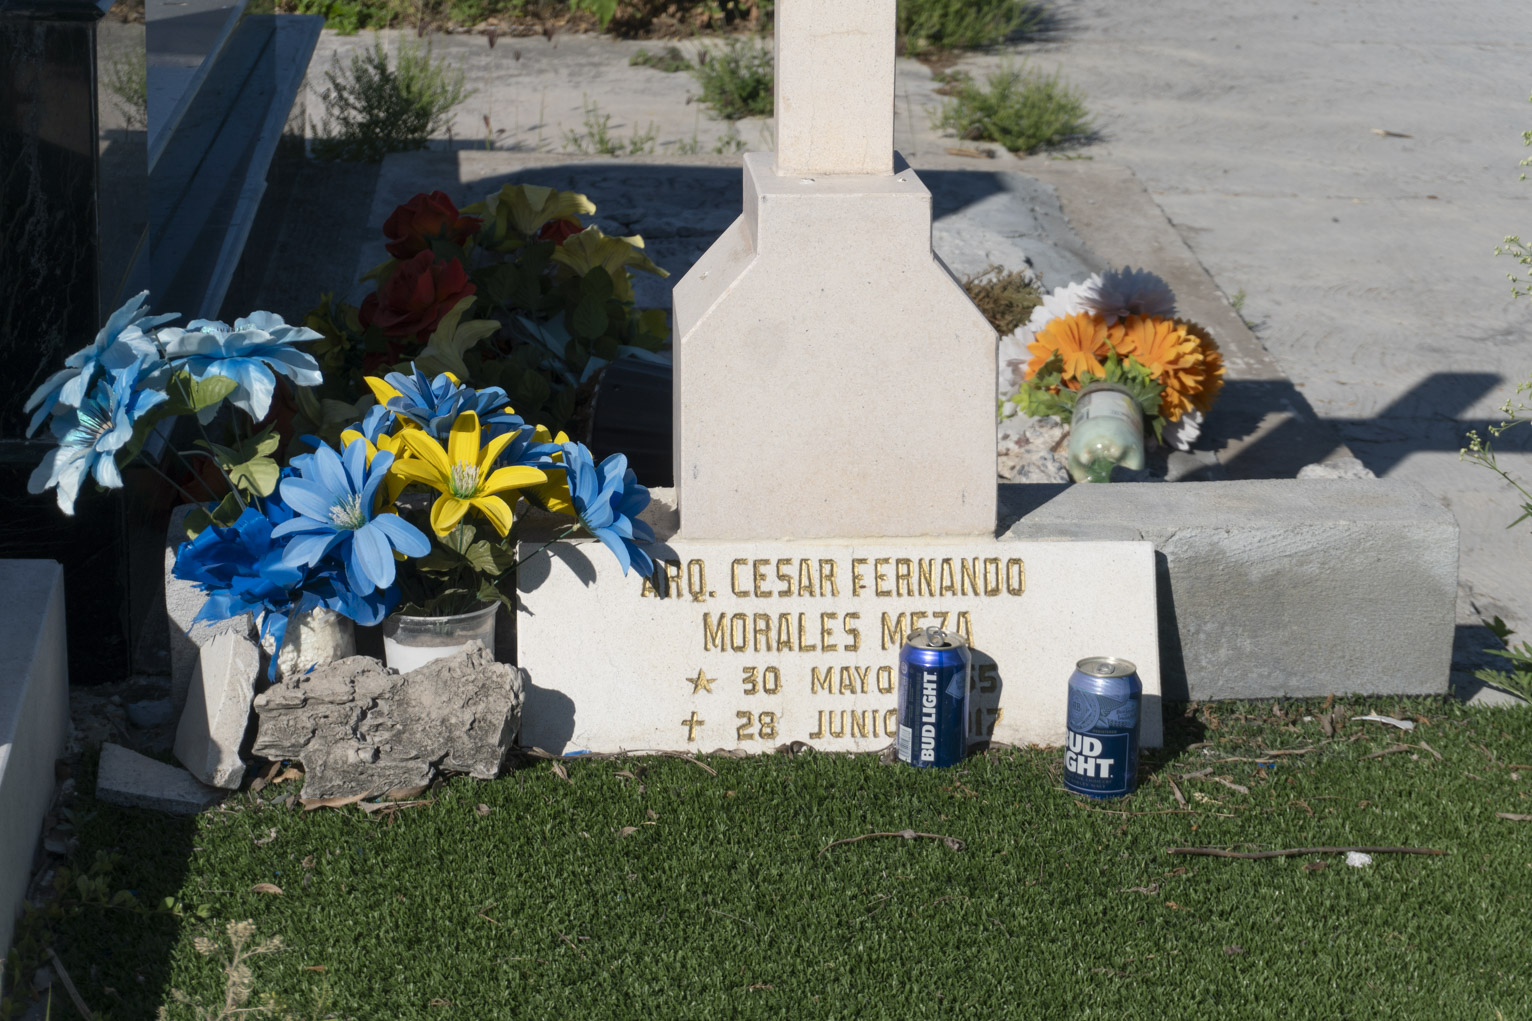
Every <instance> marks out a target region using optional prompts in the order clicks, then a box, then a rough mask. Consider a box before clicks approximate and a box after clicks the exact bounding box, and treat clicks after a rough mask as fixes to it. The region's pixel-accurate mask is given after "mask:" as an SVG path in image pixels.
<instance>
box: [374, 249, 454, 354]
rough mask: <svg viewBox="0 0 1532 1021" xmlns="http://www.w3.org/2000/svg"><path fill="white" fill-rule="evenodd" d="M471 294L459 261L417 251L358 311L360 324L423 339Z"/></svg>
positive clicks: (387, 333) (393, 335) (395, 335)
mask: <svg viewBox="0 0 1532 1021" xmlns="http://www.w3.org/2000/svg"><path fill="white" fill-rule="evenodd" d="M473 293H474V286H473V284H472V282H470V281H469V279H468V274H467V273H466V272H464V270H463V264H462V263H460V262H458V261H457V260H456V259H450V260H448V261H445V262H438V261H437V260H436V256H434V255H432V254H431V253H430V252H419V253H417V254H415V255H414V256H412V257H410V258H409V259H406V260H405V261H404V262H401V263H399V265H398V266H396V267H394V272H393V273H392V274H391V275H390V276H389V278H388V279H387V280H386V281H384V283H383V286H381V287H379V288H378V289H377V291H376V292H374V293H372V294H369V295H368V296H367V299H366V300H365V301H363V302H362V307H361V308H360V309H358V310H357V314H358V317H359V318H360V319H361V321H362V325H363V326H376V327H377V328H378V329H380V330H382V331H383V334H384V336H387V337H414V338H416V339H417V340H419V341H422V342H424V341H425V340H426V339H427V338H429V337H430V336H431V331H432V330H434V329H436V324H437V323H439V322H441V321H442V317H443V316H445V315H446V314H447V313H448V312H450V311H452V306H453V305H456V304H457V303H458V302H459V301H462V300H463V299H464V298H466V297H468V296H469V295H471V294H473Z"/></svg>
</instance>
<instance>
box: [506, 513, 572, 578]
mask: <svg viewBox="0 0 1532 1021" xmlns="http://www.w3.org/2000/svg"><path fill="white" fill-rule="evenodd" d="M579 530H580V523H579V522H578V521H576V522H575V523H574V524H572V525H570V526H569V527H568V528H566V529H564V530H563V531H562V532H560V533H559V534H558V535H555V536H554V537H553V538H551V539H549V540H548V541H547V542H545V543H543V544H542V545H541V546H539V547H537V549H535V550H533V551H532V552H531V553H528V554H527V555H526V556H524V557H522V558H521V559H520V560H518V561H516V562H515V563H514V564H512V565H511V571H512V572H513V573H514V572H515V570H516V568H518V567H520V566H521V565H522V564H524V563H526V562H527V561H528V560H531V559H532V558H533V557H535V556H537V555H538V554H539V553H541V552H542V551H543V550H545V549H547V548H548V547H549V546H552V545H553V544H554V543H556V542H559V541H561V540H564V539H567V538H569V537H570V536H571V535H573V534H574V533H575V532H578V531H579Z"/></svg>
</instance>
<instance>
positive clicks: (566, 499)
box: [525, 425, 575, 517]
mask: <svg viewBox="0 0 1532 1021" xmlns="http://www.w3.org/2000/svg"><path fill="white" fill-rule="evenodd" d="M532 442H534V443H557V444H558V445H559V446H560V447H562V446H563V445H564V444H566V443H568V442H569V436H568V435H567V434H566V433H565V432H564V431H563V430H562V429H561V430H559V434H558V435H557V436H553V435H550V434H549V432H548V427H547V426H545V425H540V426H537V427H536V429H535V430H534V431H533V433H532ZM553 463H554V464H556V465H562V464H563V463H564V452H563V451H562V450H560V451H558V452H557V453H555V454H554V455H553ZM525 495H526V498H527V502H529V503H532V504H535V505H537V506H538V507H541V508H542V509H543V510H545V511H550V512H552V513H554V514H567V515H569V516H570V517H574V516H575V505H574V500H573V499H572V498H571V497H570V495H569V477H568V476H567V475H566V474H565V473H564V472H562V471H556V472H550V473H549V475H548V481H547V482H544V483H543V484H542V485H540V486H533V487H532V488H531V489H528V490H527V491H526V494H525Z"/></svg>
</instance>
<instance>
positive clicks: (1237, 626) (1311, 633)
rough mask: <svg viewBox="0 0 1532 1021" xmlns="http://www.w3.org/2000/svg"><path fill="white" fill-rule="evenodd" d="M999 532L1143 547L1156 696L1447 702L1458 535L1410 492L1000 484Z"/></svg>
mask: <svg viewBox="0 0 1532 1021" xmlns="http://www.w3.org/2000/svg"><path fill="white" fill-rule="evenodd" d="M1001 521H1002V528H1005V529H1006V532H1005V534H1006V536H1007V537H1010V538H1016V539H1072V540H1073V539H1108V538H1110V539H1124V538H1139V539H1147V540H1149V541H1150V542H1152V543H1153V544H1154V547H1155V551H1156V562H1157V565H1158V573H1159V597H1160V598H1159V602H1160V608H1161V609H1160V650H1161V656H1162V663H1163V667H1164V671H1165V688H1164V690H1165V697H1166V698H1168V699H1188V698H1190V699H1199V700H1200V699H1221V698H1271V697H1275V696H1285V695H1290V696H1315V695H1328V694H1330V693H1332V692H1333V693H1336V694H1348V693H1366V694H1438V695H1439V694H1444V693H1445V692H1446V691H1447V684H1448V678H1449V674H1450V669H1451V658H1452V639H1453V627H1454V602H1455V598H1456V592H1457V557H1458V527H1457V522H1456V521H1455V520H1454V519H1453V517H1452V514H1451V512H1450V511H1448V510H1447V509H1446V508H1445V507H1444V506H1442V504H1441V503H1440V502H1438V501H1437V499H1436V498H1435V497H1433V496H1431V495H1430V494H1429V493H1427V492H1426V491H1425V490H1424V489H1421V488H1420V487H1419V486H1417V485H1415V484H1413V483H1409V482H1401V481H1394V480H1389V479H1380V480H1362V479H1348V480H1339V479H1329V480H1312V481H1306V480H1305V481H1299V480H1265V481H1236V482H1183V483H1176V484H1174V485H1132V484H1124V485H1094V486H1093V485H1080V486H1071V487H1068V488H1062V489H1055V488H1053V487H1047V488H1046V489H1045V488H1044V487H1026V486H1015V487H1013V486H1002V487H1001ZM1094 584H1095V585H1096V586H1097V587H1098V588H1099V589H1109V588H1110V587H1111V586H1112V585H1114V584H1116V579H1114V578H1112V577H1110V576H1101V577H1099V578H1097V579H1095V581H1094Z"/></svg>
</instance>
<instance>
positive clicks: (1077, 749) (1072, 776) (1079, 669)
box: [1064, 656, 1144, 798]
mask: <svg viewBox="0 0 1532 1021" xmlns="http://www.w3.org/2000/svg"><path fill="white" fill-rule="evenodd" d="M1143 693H1144V685H1143V683H1142V682H1141V681H1139V679H1138V671H1137V668H1135V667H1134V666H1133V664H1132V663H1129V662H1128V661H1127V660H1125V659H1113V658H1112V657H1110V656H1091V657H1090V658H1088V659H1082V660H1080V662H1079V663H1077V664H1075V672H1074V673H1073V674H1071V675H1070V678H1069V717H1068V722H1067V724H1066V726H1067V728H1068V731H1069V743H1068V746H1067V747H1066V748H1065V749H1064V787H1065V788H1066V789H1068V790H1070V791H1073V792H1074V793H1076V794H1084V795H1085V796H1087V797H1091V798H1117V797H1121V796H1122V795H1124V794H1131V793H1132V792H1133V789H1134V788H1135V787H1136V786H1137V785H1138V707H1139V702H1140V701H1141V700H1142V698H1143Z"/></svg>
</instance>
